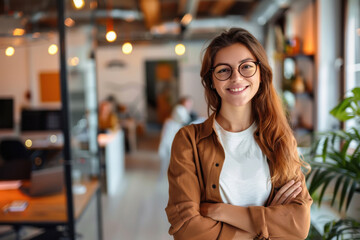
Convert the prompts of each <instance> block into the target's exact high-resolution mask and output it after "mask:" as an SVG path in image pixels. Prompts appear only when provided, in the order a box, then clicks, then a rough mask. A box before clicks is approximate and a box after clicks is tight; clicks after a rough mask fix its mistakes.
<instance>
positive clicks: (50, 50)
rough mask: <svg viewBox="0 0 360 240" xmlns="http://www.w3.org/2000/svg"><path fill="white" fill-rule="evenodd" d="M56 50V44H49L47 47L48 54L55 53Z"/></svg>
mask: <svg viewBox="0 0 360 240" xmlns="http://www.w3.org/2000/svg"><path fill="white" fill-rule="evenodd" d="M57 51H58V47H57V46H56V44H51V45H50V46H49V48H48V53H49V54H50V55H55V54H56V53H57Z"/></svg>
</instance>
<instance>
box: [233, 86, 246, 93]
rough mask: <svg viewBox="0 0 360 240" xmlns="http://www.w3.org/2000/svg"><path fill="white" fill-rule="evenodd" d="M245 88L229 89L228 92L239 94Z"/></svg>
mask: <svg viewBox="0 0 360 240" xmlns="http://www.w3.org/2000/svg"><path fill="white" fill-rule="evenodd" d="M245 88H246V87H243V88H230V91H231V92H240V91H242V90H244V89H245Z"/></svg>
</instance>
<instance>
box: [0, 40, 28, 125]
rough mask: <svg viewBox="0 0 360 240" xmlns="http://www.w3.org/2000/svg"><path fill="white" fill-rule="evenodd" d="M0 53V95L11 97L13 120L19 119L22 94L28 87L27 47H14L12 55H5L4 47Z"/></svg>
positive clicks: (22, 102)
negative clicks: (12, 101) (12, 100)
mask: <svg viewBox="0 0 360 240" xmlns="http://www.w3.org/2000/svg"><path fill="white" fill-rule="evenodd" d="M0 50H1V54H0V72H1V77H0V97H12V98H14V104H15V112H16V114H15V116H14V117H15V121H16V122H17V121H19V109H20V106H21V105H22V104H24V100H25V97H24V94H25V92H26V90H27V89H28V88H29V85H30V84H29V77H28V76H29V68H28V67H27V62H28V49H27V48H24V47H22V48H15V54H14V55H13V56H12V57H7V56H5V54H4V52H5V48H1V49H0Z"/></svg>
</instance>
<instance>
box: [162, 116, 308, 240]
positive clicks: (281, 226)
mask: <svg viewBox="0 0 360 240" xmlns="http://www.w3.org/2000/svg"><path fill="white" fill-rule="evenodd" d="M214 119H215V114H213V115H212V116H210V117H209V119H207V120H206V121H205V122H204V123H202V124H197V125H190V126H186V127H184V128H182V129H180V131H179V132H178V133H177V135H176V137H175V139H174V142H173V145H172V146H173V147H172V153H171V161H170V165H169V170H168V178H169V202H168V205H167V207H166V209H165V210H166V214H167V216H168V220H169V222H170V224H171V227H170V230H169V233H170V234H171V235H174V239H181V240H182V239H184V240H191V239H199V240H212V239H214V240H215V239H220V240H222V239H224V240H229V239H249V236H251V237H250V239H284V240H285V239H286V240H290V239H305V238H306V236H307V234H308V231H309V227H310V206H311V204H312V199H311V197H310V195H309V193H308V191H307V188H306V185H305V177H304V175H303V174H301V176H300V178H301V179H302V186H301V187H302V189H303V190H302V192H301V193H300V194H299V195H298V196H297V197H296V198H295V199H293V200H291V202H290V203H288V204H286V205H277V206H268V204H269V203H270V202H271V200H272V199H273V198H274V196H275V193H276V189H274V188H273V189H272V190H271V194H270V196H269V199H268V200H267V203H266V204H265V206H250V207H240V206H233V207H236V208H242V210H243V212H244V214H242V215H243V216H242V218H241V219H246V221H247V222H250V223H251V225H252V226H251V227H249V228H248V229H239V228H236V227H234V226H231V225H229V224H226V223H223V222H217V221H215V220H213V219H211V218H208V217H204V216H201V214H200V203H204V202H208V203H222V199H221V196H220V192H219V177H220V172H221V168H222V166H223V163H224V159H225V153H224V150H223V148H222V146H221V144H220V142H219V141H218V139H217V136H216V133H215V131H214V129H213V125H214ZM254 137H255V139H256V141H257V142H258V144H259V146H260V147H261V145H260V142H259V141H258V137H257V135H256V134H254ZM262 149H263V148H262ZM272 185H273V186H274V185H275V186H276V184H274V183H273V184H272ZM244 221H245V220H244ZM246 236H247V237H246Z"/></svg>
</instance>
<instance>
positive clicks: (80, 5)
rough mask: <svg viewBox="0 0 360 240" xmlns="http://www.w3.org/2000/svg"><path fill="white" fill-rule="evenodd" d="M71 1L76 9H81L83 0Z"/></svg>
mask: <svg viewBox="0 0 360 240" xmlns="http://www.w3.org/2000/svg"><path fill="white" fill-rule="evenodd" d="M73 3H74V6H75V8H76V9H81V8H83V7H84V6H85V1H84V0H73Z"/></svg>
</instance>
